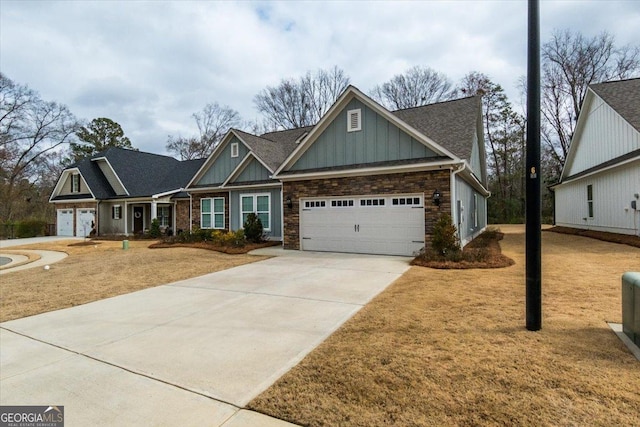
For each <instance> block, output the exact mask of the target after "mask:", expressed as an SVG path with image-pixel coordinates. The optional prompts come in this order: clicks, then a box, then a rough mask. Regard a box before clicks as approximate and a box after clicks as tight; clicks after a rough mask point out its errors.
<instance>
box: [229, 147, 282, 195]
mask: <svg viewBox="0 0 640 427" xmlns="http://www.w3.org/2000/svg"><path fill="white" fill-rule="evenodd" d="M251 157H253V158H254V159H256V160H257V161H258V162H259V163H260V164H261V165H262V166H264V167H265V169H267V171H269V172H270V173H271V174H273V170H272V169H271V168H270V167H269V166H267V165H266V164H265V163H264V162H263V161H262V160H260V158H259V157H258V156H256V155H255V154H254V153H253V151H249V152H248V153H247V155H246V156H244V158H243V159H242V161H241V162H240V163H238V166H236V167H235V169H234V170H232V171H231V173H230V174H229V176H228V177H227V179H225V180H224V182H223V183H222V184H221V185H220V188H226V187H227V185H228V184H229V183H230V182H231V181H232V180H234V179H236V178H237V177H238V176H240V174H242V172H243V171H244V170H245V169H246V168H247V166H249V163H251V160H250V158H251Z"/></svg>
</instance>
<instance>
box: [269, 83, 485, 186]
mask: <svg viewBox="0 0 640 427" xmlns="http://www.w3.org/2000/svg"><path fill="white" fill-rule="evenodd" d="M465 99H470V100H471V101H468V103H469V105H471V104H473V107H472V108H471V109H472V110H474V111H473V114H472V117H471V118H470V119H469V121H470V123H472V124H471V126H470V129H469V127H468V126H467V125H466V122H465V123H463V124H462V125H458V126H452V125H451V124H450V123H442V122H438V121H437V120H434V121H433V123H432V122H431V121H427V120H424V119H419V117H420V116H421V115H422V114H424V111H425V110H433V109H434V108H436V107H433V106H426V107H431V108H430V109H427V108H426V107H420V108H418V109H411V110H415V111H410V110H401V111H397V112H390V111H388V110H386V109H385V108H384V107H382V106H381V105H380V104H378V103H376V102H375V101H373V100H372V99H371V98H369V97H368V96H366V95H364V94H363V93H362V92H360V91H359V90H358V89H357V88H355V87H353V86H349V87H348V88H347V89H346V90H345V92H343V94H342V95H341V96H340V98H339V99H338V100H337V101H336V102H335V103H334V105H333V106H332V107H331V108H330V109H329V111H328V112H327V114H325V116H324V117H323V118H322V119H321V120H320V122H318V124H317V125H316V126H315V127H314V128H313V129H312V130H311V131H310V133H309V135H307V136H306V137H305V138H304V140H303V141H302V142H301V143H300V144H299V145H298V147H297V148H296V149H295V150H294V151H293V152H292V153H291V155H290V156H289V157H288V158H287V160H286V161H285V162H284V163H283V164H282V165H281V166H280V167H279V168H278V170H277V171H276V176H277V175H278V174H280V173H281V172H284V171H294V170H303V169H306V168H309V167H311V166H310V165H312V164H313V163H314V162H316V164H319V163H318V162H317V161H315V160H312V159H313V158H314V157H317V156H320V158H321V160H320V162H322V161H324V162H325V163H327V164H329V163H330V162H331V161H334V162H335V165H336V166H337V167H340V166H339V164H340V162H343V163H349V162H353V165H354V166H357V165H362V164H367V159H375V160H374V163H375V162H378V161H384V160H378V159H382V158H383V156H384V153H385V150H383V149H382V145H384V143H383V142H381V143H380V146H379V147H378V148H380V149H378V148H377V147H374V148H373V149H372V148H370V147H365V148H364V149H363V150H361V152H360V153H359V154H358V150H359V149H360V148H361V147H360V146H359V144H360V143H359V142H358V138H359V137H358V136H354V137H352V139H353V140H354V141H355V142H354V144H353V145H354V150H356V151H354V153H353V155H351V154H350V153H349V150H350V148H348V147H344V155H343V156H342V158H341V156H340V154H339V153H338V154H335V153H331V152H329V153H328V152H327V150H329V149H330V145H331V142H327V141H330V140H331V138H332V137H331V135H330V134H331V132H336V130H335V129H338V132H343V133H346V116H345V113H346V111H348V110H349V109H350V108H351V106H356V105H360V107H361V108H360V109H361V110H363V109H364V111H363V112H362V113H363V115H362V120H363V122H362V123H363V124H362V126H363V127H366V126H370V125H367V124H366V122H367V121H368V120H374V123H375V127H371V130H370V131H369V133H370V134H376V135H380V136H379V138H380V140H381V141H384V140H385V139H386V141H387V142H389V141H391V142H392V143H395V142H394V137H393V136H391V137H389V129H391V132H392V133H395V132H396V131H395V129H398V131H399V133H398V135H401V134H402V135H403V136H402V138H405V140H404V143H403V149H405V152H404V154H403V155H402V157H400V159H415V158H418V156H420V155H423V154H424V155H425V157H432V158H438V157H439V158H448V159H451V160H452V161H460V159H461V158H463V157H460V156H458V155H457V154H454V152H452V151H451V150H450V149H449V147H444V146H443V145H442V144H440V143H438V141H435V140H433V139H432V138H431V135H427V134H426V133H425V130H433V129H434V128H439V127H442V128H443V129H442V131H441V132H440V133H438V135H442V137H441V139H442V140H443V141H444V142H451V141H452V140H456V143H457V144H458V146H456V145H455V144H453V145H454V148H456V149H457V151H458V152H460V153H462V154H466V159H469V157H470V156H471V150H472V145H473V135H474V133H475V132H476V129H477V117H479V113H478V111H480V110H478V108H481V106H480V102H479V101H478V100H477V99H475V98H465ZM354 100H355V101H354ZM354 102H355V103H354ZM452 102H453V101H452ZM441 104H445V103H441ZM465 105H467V104H465ZM454 106H457V105H454ZM421 109H424V110H422V111H421ZM436 110H437V108H436ZM463 110H464V111H463V112H462V113H464V114H467V113H468V112H469V108H463ZM458 113H459V112H458V111H457V110H456V108H449V109H447V114H444V113H442V114H441V115H440V117H449V118H451V117H452V116H454V117H453V119H454V121H455V114H458ZM378 117H379V118H378ZM382 119H384V120H386V123H385V122H384V121H383V120H382ZM341 121H343V122H344V123H343V124H342V125H341V124H340V122H341ZM334 122H335V125H334ZM378 123H379V124H380V125H379V129H378ZM331 127H335V129H329V128H331ZM457 127H459V128H460V129H464V131H459V132H453V131H454V130H456V129H457ZM385 128H386V132H387V136H385V135H384V133H385ZM327 129H329V132H327V133H325V131H327ZM374 129H375V130H374ZM360 132H362V131H360ZM451 132H453V133H454V134H455V135H456V137H457V136H458V135H461V134H465V140H464V141H463V142H457V139H456V138H455V137H451V138H447V137H444V136H445V135H447V134H448V133H451ZM355 133H358V132H354V134H355ZM376 138H378V137H376ZM399 138H400V136H399ZM342 139H344V140H345V142H346V137H344V138H342ZM362 140H363V141H364V142H365V145H368V144H370V139H369V137H368V136H367V139H366V140H365V139H364V138H362ZM317 141H320V145H321V146H320V147H319V148H317V149H314V150H315V151H317V152H316V153H314V152H313V151H311V152H310V154H309V156H308V158H306V157H305V153H306V152H307V151H308V150H311V147H312V146H313V145H314V144H315V143H316V142H317ZM336 141H337V140H336ZM376 144H377V142H376ZM416 144H419V145H422V146H424V148H418V145H416ZM323 145H324V147H322V146H323ZM467 145H468V148H466V149H463V147H466V146H467ZM323 150H324V158H325V160H322V156H323ZM412 150H415V152H412ZM407 152H408V154H407ZM327 153H328V154H327ZM376 153H379V154H376ZM314 154H315V156H314ZM386 155H387V156H389V155H390V156H391V157H390V158H389V159H387V161H389V160H390V159H393V156H394V155H395V151H394V148H393V147H390V150H387V151H386ZM299 161H300V162H301V163H300V164H299V165H297V163H298V162H299ZM392 161H393V160H392ZM319 168H320V167H319Z"/></svg>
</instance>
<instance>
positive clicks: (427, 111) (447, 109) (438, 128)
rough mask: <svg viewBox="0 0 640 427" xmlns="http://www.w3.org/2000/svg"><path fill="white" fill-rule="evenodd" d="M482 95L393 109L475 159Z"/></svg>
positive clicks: (453, 150)
mask: <svg viewBox="0 0 640 427" xmlns="http://www.w3.org/2000/svg"><path fill="white" fill-rule="evenodd" d="M481 109H482V102H481V98H480V97H479V96H471V97H468V98H461V99H455V100H452V101H445V102H438V103H436V104H429V105H425V106H422V107H415V108H409V109H406V110H397V111H392V112H391V113H392V114H393V115H395V116H396V117H398V118H399V119H400V120H402V121H404V122H405V123H407V124H408V125H410V126H412V127H414V128H415V129H416V130H418V131H420V132H421V133H422V134H424V135H425V136H426V137H428V138H430V139H431V140H433V141H434V142H436V143H437V144H438V145H440V146H442V147H444V148H445V149H447V150H449V151H450V152H451V153H453V154H455V155H456V156H458V157H459V158H461V159H465V160H471V150H472V148H473V140H474V135H475V133H476V126H477V120H478V115H479V113H480V111H481Z"/></svg>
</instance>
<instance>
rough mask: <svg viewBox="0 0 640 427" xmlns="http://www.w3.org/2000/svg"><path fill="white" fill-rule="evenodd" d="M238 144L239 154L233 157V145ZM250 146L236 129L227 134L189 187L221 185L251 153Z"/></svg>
mask: <svg viewBox="0 0 640 427" xmlns="http://www.w3.org/2000/svg"><path fill="white" fill-rule="evenodd" d="M234 144H237V147H238V153H237V154H238V155H237V156H234V157H232V156H231V154H232V153H231V150H232V145H234ZM249 151H250V149H249V147H248V146H247V145H246V144H245V143H244V142H243V140H242V139H240V138H239V137H238V134H237V133H236V131H235V130H233V129H232V130H230V131H229V132H228V133H227V135H226V136H225V137H224V138H223V139H222V141H220V143H219V144H218V145H217V146H216V148H215V149H214V150H213V152H212V153H211V155H210V156H209V157H208V158H207V160H206V161H205V162H204V164H203V165H202V167H201V168H200V170H199V171H198V173H197V174H196V175H195V176H194V177H193V179H192V180H191V182H189V185H188V186H189V187H219V186H221V185H222V184H223V183H224V182H225V181H227V179H228V178H229V175H230V174H231V173H232V172H233V171H234V170H235V169H236V168H237V167H238V165H239V164H240V163H241V162H242V161H243V159H244V158H245V157H246V156H247V154H249Z"/></svg>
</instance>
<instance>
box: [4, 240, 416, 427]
mask: <svg viewBox="0 0 640 427" xmlns="http://www.w3.org/2000/svg"><path fill="white" fill-rule="evenodd" d="M276 253H279V254H281V255H282V256H277V257H275V258H271V259H268V260H265V261H261V262H258V263H253V264H249V265H243V266H240V267H236V268H233V269H230V270H225V271H221V272H218V273H213V274H209V275H206V276H201V277H197V278H193V279H189V280H184V281H181V282H176V283H172V284H169V285H164V286H159V287H156V288H150V289H146V290H143V291H139V292H135V293H132V294H128V295H122V296H118V297H114V298H109V299H106V300H102V301H97V302H94V303H91V304H86V305H83V306H78V307H74V308H70V309H65V310H60V311H56V312H51V313H45V314H41V315H38V316H33V317H29V318H24V319H19V320H14V321H10V322H5V323H2V324H0V328H1V330H0V403H1V404H2V405H63V406H64V407H65V419H66V420H65V421H66V424H65V425H67V426H74V425H91V424H96V423H98V422H99V423H100V424H107V425H115V424H117V425H140V424H146V425H176V424H178V425H202V424H205V425H212V426H221V425H224V426H225V427H231V426H239V425H274V426H276V425H283V423H282V422H280V421H279V420H274V419H270V418H268V417H265V416H263V415H260V414H256V413H253V412H250V411H246V410H243V409H242V408H243V407H244V406H245V405H246V404H247V403H248V402H249V401H250V400H251V399H252V398H254V397H255V396H257V395H258V394H259V393H260V392H262V391H263V390H265V389H266V388H267V387H269V386H270V385H271V384H272V383H273V382H274V381H275V380H277V379H278V378H279V377H280V376H281V375H282V374H284V373H285V372H286V371H287V370H289V369H290V368H291V367H293V366H294V365H295V364H297V363H298V362H299V361H300V360H301V359H302V358H303V357H304V356H305V355H306V354H307V353H309V352H310V351H311V350H313V348H315V347H316V346H317V345H318V344H320V343H321V342H322V341H323V340H324V339H325V338H326V337H327V336H329V335H330V334H331V333H332V332H333V331H335V330H336V329H337V328H338V327H339V326H340V325H342V323H344V322H345V321H346V320H347V319H349V318H350V317H351V316H353V314H354V313H356V312H357V311H358V310H359V309H360V308H362V306H363V305H364V304H366V303H367V302H368V301H370V300H371V299H372V298H373V297H374V296H375V295H377V294H378V293H380V292H381V291H382V290H384V289H385V288H386V287H387V286H388V285H389V284H390V283H391V282H393V281H394V280H395V279H397V278H398V277H399V276H400V275H402V273H404V272H405V271H406V270H407V268H408V267H409V265H408V259H407V258H400V257H380V256H366V255H348V254H327V253H310V252H293V251H291V252H290V251H286V252H285V251H281V250H279V251H278V250H276ZM80 280H81V278H80ZM51 291H52V292H55V290H51ZM42 297H43V298H46V295H43V296H42ZM270 423H273V424H270Z"/></svg>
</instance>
